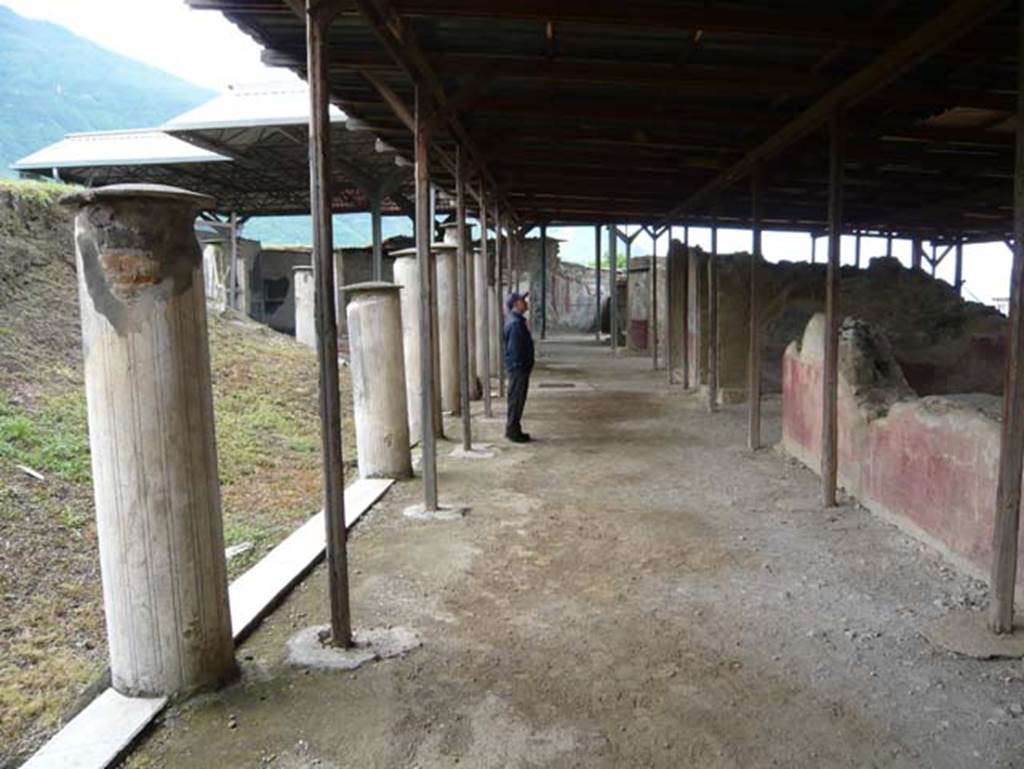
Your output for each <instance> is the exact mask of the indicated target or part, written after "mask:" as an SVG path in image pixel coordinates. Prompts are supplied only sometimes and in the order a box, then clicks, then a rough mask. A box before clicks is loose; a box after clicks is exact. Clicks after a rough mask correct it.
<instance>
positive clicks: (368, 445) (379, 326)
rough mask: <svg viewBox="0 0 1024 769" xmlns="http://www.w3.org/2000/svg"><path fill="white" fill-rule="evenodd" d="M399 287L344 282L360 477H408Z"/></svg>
mask: <svg viewBox="0 0 1024 769" xmlns="http://www.w3.org/2000/svg"><path fill="white" fill-rule="evenodd" d="M401 291H402V289H401V288H400V287H399V286H396V285H395V284H394V283H383V282H371V283H356V284H355V285H352V286H346V287H345V293H346V294H347V295H348V297H349V299H348V306H347V307H346V310H345V314H346V316H347V318H348V334H349V349H350V356H351V366H352V400H353V405H354V413H355V423H356V453H357V455H358V458H359V474H360V475H361V476H362V477H363V478H409V477H410V476H412V454H411V452H410V451H409V411H408V407H407V404H406V388H405V357H404V354H403V352H402V309H401V299H400V297H399V293H400V292H401Z"/></svg>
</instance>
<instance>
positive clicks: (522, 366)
mask: <svg viewBox="0 0 1024 769" xmlns="http://www.w3.org/2000/svg"><path fill="white" fill-rule="evenodd" d="M528 296H529V293H525V294H516V293H511V294H509V295H508V299H506V300H505V307H506V308H507V309H508V320H506V321H505V328H504V330H503V332H502V340H503V341H504V345H505V369H506V370H507V371H508V418H507V419H506V421H505V437H506V438H508V439H509V440H510V441H512V442H513V443H526V442H527V441H528V440H530V434H529V433H524V432H523V426H522V425H521V424H520V420H521V419H522V418H523V407H524V406H525V405H526V392H527V390H529V389H530V372H531V371H533V335H532V334H530V327H529V326H527V325H526V318H524V317H523V313H525V312H526V311H527V310H528V309H529V305H527V303H526V297H528Z"/></svg>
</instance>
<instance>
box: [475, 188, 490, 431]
mask: <svg viewBox="0 0 1024 769" xmlns="http://www.w3.org/2000/svg"><path fill="white" fill-rule="evenodd" d="M485 201H486V199H485V197H484V188H483V185H482V184H481V185H480V256H481V259H480V264H481V266H482V267H483V271H484V274H483V275H482V276H481V277H480V283H481V284H482V285H483V287H484V292H483V303H482V304H483V306H482V307H479V308H478V310H479V311H480V312H481V313H482V314H483V321H482V323H481V324H480V325H481V328H483V330H484V333H483V334H477V336H478V337H479V338H478V339H477V340H476V343H477V344H478V345H481V351H482V353H483V354H482V356H481V362H482V363H483V364H484V365H483V371H481V372H480V379H481V380H483V382H482V384H483V396H484V416H485V417H487V418H488V419H490V418H492V417H493V416H494V411H493V409H492V408H491V360H492V358H493V356H492V355H491V350H492V348H493V347H494V345H493V344H492V341H493V340H492V339H491V336H492V335H491V257H490V254H489V252H488V247H487V246H488V235H487V203H486V202H485ZM478 298H479V297H478Z"/></svg>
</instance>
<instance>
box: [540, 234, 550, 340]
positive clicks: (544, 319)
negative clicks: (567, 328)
mask: <svg viewBox="0 0 1024 769" xmlns="http://www.w3.org/2000/svg"><path fill="white" fill-rule="evenodd" d="M547 335H548V226H547V225H546V224H542V225H541V226H540V338H541V339H546V338H547Z"/></svg>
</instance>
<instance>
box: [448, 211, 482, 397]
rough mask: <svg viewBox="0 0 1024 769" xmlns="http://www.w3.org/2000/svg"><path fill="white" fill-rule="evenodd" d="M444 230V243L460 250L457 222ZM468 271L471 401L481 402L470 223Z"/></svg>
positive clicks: (467, 245)
mask: <svg viewBox="0 0 1024 769" xmlns="http://www.w3.org/2000/svg"><path fill="white" fill-rule="evenodd" d="M441 228H442V229H443V230H444V243H445V244H446V245H449V246H454V247H456V248H458V245H459V235H458V228H457V227H456V226H455V222H446V223H444V224H442V225H441ZM466 241H467V242H466V269H467V270H468V273H467V275H466V285H468V286H469V296H468V297H466V310H467V316H468V323H467V328H468V329H469V399H470V400H474V401H477V400H480V399H481V398H482V397H483V388H481V387H480V378H479V376H478V373H479V369H478V368H477V355H476V316H477V312H476V302H475V301H474V297H475V295H476V292H475V289H474V284H475V279H474V273H475V270H474V269H473V265H474V262H473V242H472V238H471V237H470V226H469V222H466ZM457 268H458V260H456V269H457Z"/></svg>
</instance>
